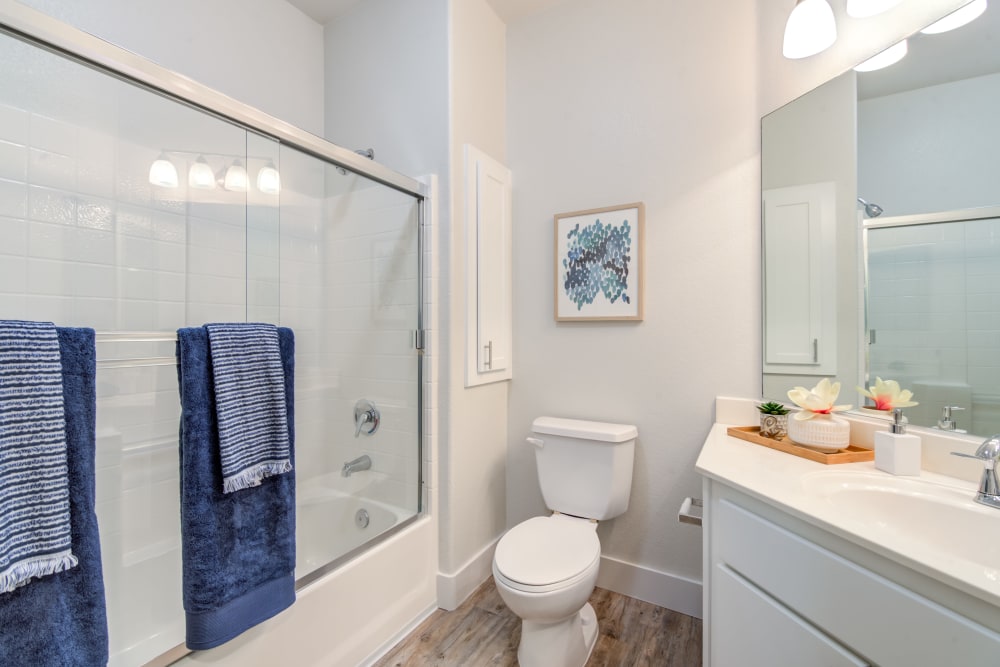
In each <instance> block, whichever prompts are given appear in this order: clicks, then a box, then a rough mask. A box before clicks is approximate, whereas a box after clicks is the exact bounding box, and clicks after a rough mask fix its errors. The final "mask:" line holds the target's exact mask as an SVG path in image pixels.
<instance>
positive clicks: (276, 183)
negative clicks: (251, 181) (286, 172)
mask: <svg viewBox="0 0 1000 667" xmlns="http://www.w3.org/2000/svg"><path fill="white" fill-rule="evenodd" d="M257 189H258V190H260V191H261V192H263V193H264V194H266V195H276V194H278V192H280V191H281V175H280V174H278V169H277V168H276V167H275V166H274V162H272V161H271V160H268V161H267V164H266V165H264V167H263V168H262V169H261V170H260V171H259V172H257Z"/></svg>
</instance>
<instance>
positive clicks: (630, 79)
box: [507, 0, 760, 612]
mask: <svg viewBox="0 0 1000 667" xmlns="http://www.w3.org/2000/svg"><path fill="white" fill-rule="evenodd" d="M754 22H755V15H754V9H753V6H752V5H750V4H749V3H745V2H740V1H738V0H730V1H728V2H722V3H698V2H682V3H664V2H658V1H652V0H624V1H612V0H579V1H577V2H572V3H564V4H562V5H559V6H557V7H554V8H553V9H551V10H549V11H546V12H544V13H542V14H539V15H536V16H533V17H530V18H528V19H525V20H523V21H520V22H517V23H515V24H513V25H511V26H509V27H508V44H507V48H508V77H507V85H508V101H509V106H508V125H507V127H508V155H509V162H510V166H511V168H512V169H513V172H514V176H515V179H516V180H515V186H514V257H515V269H514V317H515V330H514V348H515V354H516V359H517V362H518V363H517V369H516V371H515V376H514V382H513V385H512V392H511V410H510V421H509V450H508V458H507V461H508V492H507V499H508V502H507V512H508V516H507V520H508V523H509V524H515V523H517V522H519V521H522V520H523V519H525V518H527V517H529V516H531V515H535V514H541V513H542V512H543V511H544V504H543V502H542V499H541V495H540V492H539V489H538V484H537V481H536V472H535V463H534V458H533V454H532V451H531V448H529V447H528V446H527V445H526V444H525V443H524V438H525V436H527V435H528V432H529V429H530V426H531V421H532V420H533V419H534V418H535V417H537V416H540V415H554V416H561V417H575V418H586V419H595V420H603V421H613V422H624V423H632V424H636V425H637V426H638V429H639V440H638V443H637V447H636V461H635V472H634V475H633V485H632V498H631V503H630V505H629V509H628V511H627V512H626V513H625V514H624V515H622V516H621V517H619V518H617V519H613V520H611V521H608V522H606V523H605V524H602V525H601V526H600V528H599V535H600V537H601V543H602V553H603V554H604V555H605V556H606V557H610V558H613V559H616V560H620V561H625V562H627V563H632V564H636V565H638V566H641V567H643V568H646V569H649V570H653V571H654V573H655V574H659V575H660V576H661V578H663V579H667V580H671V581H673V580H674V578H675V577H676V578H677V580H679V581H681V582H683V581H688V580H693V581H700V579H701V533H700V531H699V530H697V529H695V528H692V527H691V526H690V525H684V524H679V523H678V522H677V518H676V515H677V510H678V508H679V507H680V505H681V502H682V501H683V499H684V497H685V496H700V495H701V486H700V480H699V478H698V476H697V475H696V474H695V473H694V470H693V466H694V461H695V458H696V457H697V455H698V451H699V448H700V445H701V443H702V441H703V440H704V437H705V434H706V433H707V431H708V429H709V427H710V426H711V424H712V421H713V405H714V398H715V396H716V395H718V394H731V395H743V396H755V395H757V394H758V392H759V386H760V335H759V329H760V314H759V304H760V299H759V296H758V291H759V287H758V286H759V275H758V274H759V270H760V262H759V255H760V250H759V237H760V235H759V230H758V216H757V209H758V207H759V204H758V196H759V193H758V162H757V145H758V140H757V132H758V116H757V110H756V109H757V105H756V93H757V91H756V72H755V62H754V54H755V52H756V48H757V44H756V38H755V35H754V32H753V30H747V29H746V27H747V26H752V25H754ZM706 34H711V35H712V38H711V39H705V38H704V36H705V35H706ZM719 45H726V48H724V49H720V48H719ZM633 201H643V202H645V204H646V246H645V252H646V268H645V280H646V281H647V282H646V290H645V298H646V303H645V313H646V315H645V321H644V322H641V323H602V324H594V323H559V324H557V323H556V322H555V321H554V319H553V312H552V310H553V302H552V299H553V296H552V280H553V233H552V225H553V221H552V216H553V215H554V214H556V213H560V212H567V211H573V210H580V209H587V208H594V207H599V206H609V205H613V204H622V203H627V202H633ZM628 592H630V593H631V594H637V595H639V594H640V592H639V591H631V590H630V591H628ZM650 593H651V591H646V595H647V596H648V595H649V594H650ZM640 596H641V595H640ZM695 597H697V596H695ZM647 599H649V598H648V597H647ZM657 601H658V602H660V603H661V604H664V603H665V604H669V603H670V601H669V600H663V599H657ZM674 604H675V605H676V606H675V608H677V607H683V608H685V609H690V607H688V606H686V604H685V603H684V602H682V601H675V602H674ZM699 606H700V605H699ZM692 611H693V612H697V610H696V609H694V610H692Z"/></svg>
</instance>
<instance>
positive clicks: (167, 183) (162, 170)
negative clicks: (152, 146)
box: [149, 153, 177, 188]
mask: <svg viewBox="0 0 1000 667" xmlns="http://www.w3.org/2000/svg"><path fill="white" fill-rule="evenodd" d="M149 182H150V183H152V184H153V185H158V186H160V187H161V188H176V187H177V168H176V167H174V164H173V163H172V162H171V161H170V160H168V159H167V154H166V153H160V157H158V158H156V160H155V161H154V162H153V164H152V165H151V166H150V167H149Z"/></svg>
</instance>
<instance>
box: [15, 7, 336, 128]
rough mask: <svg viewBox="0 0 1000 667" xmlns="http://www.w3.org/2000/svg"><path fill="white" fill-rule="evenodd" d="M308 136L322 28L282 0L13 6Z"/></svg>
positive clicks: (318, 97) (317, 110) (316, 105)
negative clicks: (34, 12) (47, 17)
mask: <svg viewBox="0 0 1000 667" xmlns="http://www.w3.org/2000/svg"><path fill="white" fill-rule="evenodd" d="M19 1H20V2H21V3H22V4H25V5H28V6H29V7H34V8H35V9H38V10H40V11H42V12H45V13H46V14H49V15H50V16H53V17H55V18H57V19H59V20H61V21H64V22H66V23H69V24H70V25H73V26H74V27H77V28H80V29H81V30H84V31H86V32H89V33H91V34H93V35H96V36H97V37H100V38H101V39H104V40H106V41H108V42H111V43H113V44H117V45H118V46H121V47H123V48H126V49H128V50H129V51H132V52H134V53H137V54H139V55H141V56H143V57H145V58H148V59H150V60H152V61H154V62H157V63H159V64H160V65H163V66H164V67H167V68H169V69H172V70H174V71H176V72H179V73H181V74H184V75H185V76H188V77H190V78H192V79H194V80H196V81H199V82H200V83H203V84H205V85H207V86H210V87H212V88H215V89H216V90H218V91H220V92H223V93H225V94H227V95H229V96H230V97H233V98H235V99H237V100H239V101H241V102H244V103H246V104H249V105H251V106H254V107H256V108H258V109H260V110H261V111H264V112H266V113H269V114H271V115H272V116H276V117H278V118H280V119H282V120H285V121H287V122H289V123H292V124H293V125H297V126H299V127H301V128H302V129H304V130H307V131H309V132H312V133H314V134H321V133H322V130H323V29H322V27H321V26H320V25H319V24H317V23H316V22H315V21H313V20H312V19H310V18H309V17H307V16H306V15H305V14H303V13H302V12H300V11H299V10H298V9H296V8H294V7H292V6H291V5H290V4H288V3H287V2H284V1H283V0H213V1H212V2H203V1H200V0H176V1H173V2H128V1H127V0H87V2H79V1H77V0H19Z"/></svg>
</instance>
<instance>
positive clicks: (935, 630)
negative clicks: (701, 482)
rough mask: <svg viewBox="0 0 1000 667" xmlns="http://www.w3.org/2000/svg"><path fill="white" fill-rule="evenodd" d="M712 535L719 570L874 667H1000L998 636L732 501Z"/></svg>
mask: <svg viewBox="0 0 1000 667" xmlns="http://www.w3.org/2000/svg"><path fill="white" fill-rule="evenodd" d="M710 530H711V531H712V539H713V543H714V545H715V552H714V556H713V558H714V562H715V563H725V564H727V565H728V566H729V567H731V568H732V569H733V570H735V571H736V572H737V573H739V574H740V575H741V576H742V577H744V578H745V579H747V580H748V581H750V582H752V583H753V584H754V585H756V586H757V587H759V588H760V589H762V590H763V591H765V592H766V593H767V594H769V595H771V596H773V597H774V598H775V599H777V600H778V601H780V602H781V603H782V604H783V605H785V606H787V607H789V608H790V609H792V610H793V611H795V613H797V614H798V615H800V616H801V617H803V618H804V619H807V620H808V621H809V622H810V623H812V624H813V625H815V626H817V627H820V628H822V629H823V630H824V631H825V632H827V633H828V634H829V635H830V636H832V637H833V638H835V639H836V640H837V641H838V642H841V643H842V644H844V645H845V646H849V647H850V648H851V650H852V651H854V652H855V653H857V654H859V655H862V656H864V657H865V659H867V660H870V661H871V662H873V663H876V664H879V665H883V666H884V667H893V666H895V665H900V666H903V665H905V666H906V667H918V666H923V665H926V666H928V667H939V666H940V665H953V664H955V665H957V664H961V665H963V667H977V666H980V665H981V666H982V667H996V665H997V664H1000V663H998V660H1000V635H998V634H997V633H995V632H993V631H991V630H989V629H988V628H986V627H983V626H982V625H980V624H978V623H976V622H974V621H972V620H970V619H968V618H965V617H963V616H961V615H959V614H956V613H955V612H953V611H951V610H949V609H946V608H945V607H942V606H941V605H939V604H937V603H935V602H932V601H931V600H928V599H926V598H924V597H922V596H920V595H917V594H915V593H913V592H912V591H909V590H907V589H905V588H903V587H901V586H899V585H898V584H895V583H893V582H892V581H889V580H888V579H885V578H884V577H882V576H880V575H877V574H875V573H873V572H870V571H869V570H866V569H864V568H862V567H860V566H858V565H856V564H855V563H852V562H851V561H848V560H846V559H844V558H842V557H841V556H839V555H837V554H835V553H833V552H831V551H829V550H827V549H825V548H823V547H820V546H818V545H816V544H814V543H812V542H810V541H808V540H806V539H804V538H802V537H800V536H798V535H796V534H794V533H792V532H790V531H788V530H786V529H785V528H782V527H780V526H778V525H776V524H774V523H772V522H771V521H768V520H766V519H763V518H761V517H760V516H758V515H756V514H754V513H752V512H750V511H748V510H746V509H744V508H742V507H739V506H738V505H736V504H734V503H732V502H730V501H728V500H725V499H723V500H719V501H718V502H717V503H715V506H714V508H713V513H712V521H711V524H710ZM713 585H714V582H713ZM713 613H714V612H713Z"/></svg>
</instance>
